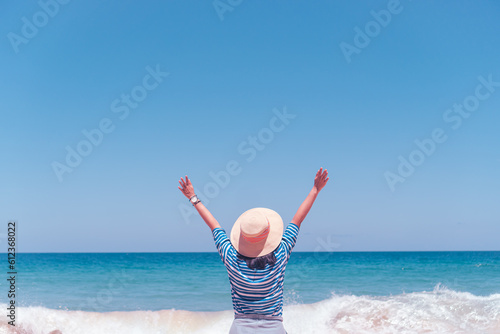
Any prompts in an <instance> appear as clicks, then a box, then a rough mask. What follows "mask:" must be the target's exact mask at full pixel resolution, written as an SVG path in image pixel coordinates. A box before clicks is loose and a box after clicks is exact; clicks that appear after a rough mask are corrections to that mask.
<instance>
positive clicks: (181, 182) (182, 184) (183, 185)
mask: <svg viewBox="0 0 500 334" xmlns="http://www.w3.org/2000/svg"><path fill="white" fill-rule="evenodd" d="M179 183H180V184H181V186H182V187H183V188H184V187H185V184H184V180H183V179H182V177H181V180H180V181H179Z"/></svg>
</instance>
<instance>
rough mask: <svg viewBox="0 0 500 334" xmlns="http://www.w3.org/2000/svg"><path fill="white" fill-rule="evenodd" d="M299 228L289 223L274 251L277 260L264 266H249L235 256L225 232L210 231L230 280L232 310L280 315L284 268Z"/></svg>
mask: <svg viewBox="0 0 500 334" xmlns="http://www.w3.org/2000/svg"><path fill="white" fill-rule="evenodd" d="M298 232H299V228H298V226H297V225H295V224H289V225H288V227H287V228H286V230H285V232H284V233H283V238H282V240H281V242H280V244H279V246H278V247H277V249H276V250H275V251H274V255H275V257H276V263H275V264H274V265H269V264H267V265H266V266H265V268H264V269H250V268H248V265H247V263H246V261H245V259H243V258H241V257H239V256H238V252H237V251H236V249H235V248H234V247H233V246H232V244H231V242H230V240H229V238H228V237H227V235H226V232H225V231H224V230H223V229H221V228H216V229H214V230H213V231H212V233H213V235H214V240H215V245H216V247H217V250H218V251H219V254H220V256H221V258H222V261H223V263H224V265H225V266H226V269H227V273H228V276H229V282H230V283H231V297H232V300H233V308H234V311H235V314H261V315H268V316H277V317H281V315H282V313H283V282H284V279H285V269H286V265H287V263H288V259H289V258H290V254H291V252H292V249H293V247H294V246H295V242H296V240H297V235H298Z"/></svg>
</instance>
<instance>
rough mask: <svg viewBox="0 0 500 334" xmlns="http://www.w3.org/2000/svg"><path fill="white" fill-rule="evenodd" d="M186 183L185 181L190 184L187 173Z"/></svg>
mask: <svg viewBox="0 0 500 334" xmlns="http://www.w3.org/2000/svg"><path fill="white" fill-rule="evenodd" d="M186 183H187V184H191V180H190V179H188V177H187V175H186Z"/></svg>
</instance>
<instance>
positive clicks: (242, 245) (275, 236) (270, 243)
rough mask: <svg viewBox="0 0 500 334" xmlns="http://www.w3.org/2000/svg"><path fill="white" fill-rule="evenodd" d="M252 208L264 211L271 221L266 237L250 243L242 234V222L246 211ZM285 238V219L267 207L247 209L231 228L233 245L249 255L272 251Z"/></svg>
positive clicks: (264, 253) (253, 255)
mask: <svg viewBox="0 0 500 334" xmlns="http://www.w3.org/2000/svg"><path fill="white" fill-rule="evenodd" d="M251 210H258V211H259V212H260V213H262V214H263V215H264V216H266V218H267V219H268V221H269V234H268V236H267V238H266V239H264V240H262V241H260V242H256V243H250V242H248V241H247V240H245V239H244V238H243V237H242V236H241V230H240V222H241V218H242V216H243V215H245V213H247V212H248V211H251ZM282 238H283V219H281V216H280V215H279V214H278V213H277V212H276V211H274V210H271V209H267V208H253V209H250V210H247V211H245V212H244V213H243V214H241V215H240V217H238V219H237V220H236V222H235V223H234V225H233V229H232V230H231V243H232V244H233V247H234V248H236V250H237V251H238V253H240V254H241V255H244V256H247V257H259V256H264V255H267V254H269V253H271V252H272V251H273V250H275V249H276V247H278V246H279V244H280V242H281V239H282Z"/></svg>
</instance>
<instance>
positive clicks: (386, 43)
mask: <svg viewBox="0 0 500 334" xmlns="http://www.w3.org/2000/svg"><path fill="white" fill-rule="evenodd" d="M214 3H215V5H214ZM231 4H232V5H231ZM44 8H45V9H44ZM1 13H2V14H0V15H1V16H2V17H1V20H0V33H1V36H3V37H2V43H1V48H0V64H1V65H0V68H1V74H2V80H0V90H1V92H2V94H1V95H2V99H1V100H0V110H1V116H2V122H1V124H2V126H1V137H2V138H1V141H0V149H1V152H2V155H1V156H2V163H1V164H0V187H1V191H0V222H3V226H4V228H3V229H4V231H0V233H4V234H3V235H2V239H1V241H2V244H3V245H4V247H6V244H5V233H6V230H7V222H8V221H9V220H12V219H14V220H17V221H18V226H19V227H18V251H21V252H164V251H215V248H214V245H213V241H212V237H211V233H210V231H209V229H208V228H207V227H206V226H205V224H204V223H203V221H202V220H201V218H199V217H198V216H196V215H189V214H187V213H186V212H187V211H184V210H187V209H189V205H188V203H187V200H186V199H185V198H184V197H183V196H182V194H181V192H180V191H179V190H178V189H177V181H178V179H179V178H180V177H181V176H184V175H186V174H187V175H189V176H190V178H191V179H192V181H193V183H194V185H195V187H196V188H197V189H198V190H199V192H200V193H201V194H202V196H204V197H205V199H206V200H205V203H207V202H208V203H207V207H208V208H209V209H210V210H211V211H212V213H213V214H214V216H215V217H216V218H217V219H218V220H219V222H220V223H221V225H222V226H223V227H224V228H225V229H226V230H228V231H229V230H230V228H231V226H232V224H233V222H234V221H235V220H236V218H237V217H238V216H239V215H240V214H241V213H242V212H244V211H246V210H247V209H249V208H252V207H258V206H262V207H269V208H272V209H274V210H276V211H278V212H279V213H280V214H281V216H282V217H283V219H284V221H285V224H287V223H288V222H289V221H290V220H291V218H292V217H293V215H294V213H295V211H296V210H297V208H298V206H299V205H300V204H301V202H302V201H303V200H304V198H305V196H306V195H307V193H308V192H309V190H310V188H311V186H312V182H313V178H314V174H315V172H316V170H317V169H318V168H319V167H325V168H327V169H328V170H329V172H330V181H329V183H328V185H327V187H326V188H325V189H324V190H323V192H322V193H321V194H320V195H319V197H318V199H317V201H316V203H315V204H314V207H313V209H312V210H311V212H310V214H309V216H308V217H307V218H306V221H305V223H304V224H303V225H302V228H301V234H300V239H299V241H298V243H297V246H296V250H298V251H314V250H321V251H325V250H326V251H328V250H335V251H384V250H389V251H396V250H499V249H500V244H499V242H498V235H500V208H499V205H498V203H499V199H500V145H499V144H500V131H499V124H500V71H499V68H500V67H499V59H500V36H499V34H498V31H500V22H499V21H498V16H499V14H500V5H499V4H498V3H497V2H495V1H456V2H439V3H436V2H430V1H425V2H424V1H408V0H406V1H400V2H395V1H369V2H368V1H365V2H356V3H354V2H347V1H344V2H339V1H331V2H321V3H319V2H318V3H311V2H307V1H294V2H285V1H274V2H268V1H240V2H238V1H232V2H228V1H225V0H222V1H219V2H211V1H205V2H201V1H200V2H185V1H184V2H180V1H175V2H174V1H149V2H147V3H144V2H138V1H135V2H134V1H107V2H105V3H103V2H100V1H85V2H82V1H70V2H68V3H64V1H62V0H61V3H59V2H55V0H54V1H52V0H45V1H41V2H35V1H32V2H23V3H14V2H8V3H3V4H2V5H1ZM389 15H390V16H389ZM377 19H378V21H377ZM346 45H348V46H347V50H350V52H346ZM352 50H356V51H355V52H354V51H352ZM460 105H462V106H463V107H460ZM460 108H462V109H461V110H460ZM464 108H467V109H464ZM278 114H279V115H281V118H279V117H278V116H277V115H278ZM284 114H286V115H288V116H287V117H288V118H286V117H285V116H283V115H284ZM95 129H98V130H95ZM94 130H95V131H94ZM85 131H86V132H87V133H90V134H93V136H94V137H92V138H93V141H94V143H95V144H93V143H91V141H90V140H89V139H88V138H87V137H86V136H85V135H84V132H85ZM436 131H437V132H436ZM100 133H101V134H102V135H101V134H100ZM433 134H434V135H433ZM433 136H434V137H433ZM252 137H253V138H256V139H254V140H255V142H253V143H254V144H252V139H251V138H252ZM431 140H432V142H431ZM416 141H418V142H420V143H424V144H425V145H427V146H423V148H421V147H419V146H418V145H417V144H416ZM424 144H421V145H424ZM253 145H254V146H253ZM68 150H70V151H71V150H74V152H76V154H79V153H78V150H80V153H81V154H79V156H80V158H77V157H74V156H73V157H72V158H69V163H68V161H66V160H67V155H68ZM252 152H253V153H252ZM71 159H73V160H71ZM249 160H251V161H249ZM228 163H229V164H230V165H231V164H232V166H231V167H230V169H231V171H232V172H233V175H231V174H225V175H226V176H229V177H226V179H224V178H223V177H222V176H220V175H223V174H224V173H226V172H224V171H226V169H227V165H228ZM69 164H72V166H70V165H69ZM54 166H56V167H54ZM214 174H216V175H219V176H220V177H221V179H220V180H219V184H217V183H216V182H214V180H213V177H212V176H213V175H214ZM403 181H404V182H403ZM207 200H208V201H207ZM183 212H184V213H183ZM187 216H188V218H186V217H187Z"/></svg>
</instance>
